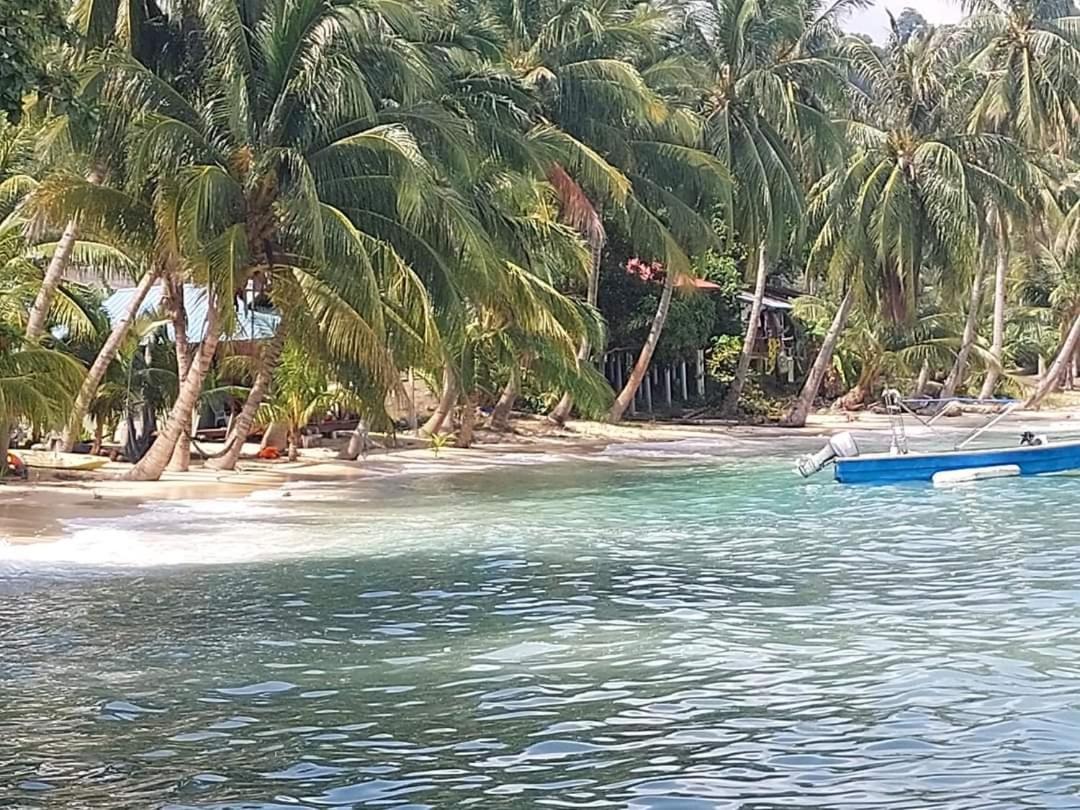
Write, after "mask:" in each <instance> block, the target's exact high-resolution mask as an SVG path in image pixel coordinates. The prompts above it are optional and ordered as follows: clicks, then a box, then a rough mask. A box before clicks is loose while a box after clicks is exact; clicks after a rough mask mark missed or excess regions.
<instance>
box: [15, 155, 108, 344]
mask: <svg viewBox="0 0 1080 810" xmlns="http://www.w3.org/2000/svg"><path fill="white" fill-rule="evenodd" d="M103 179H104V178H103V175H102V173H101V172H100V171H98V170H97V169H94V170H93V171H91V172H90V174H89V175H88V176H87V180H88V181H89V182H91V183H93V184H94V185H95V186H96V185H98V184H100V183H101V181H102V180H103ZM78 240H79V223H78V222H77V221H76V220H74V219H73V220H71V221H70V222H68V224H67V227H66V228H64V232H63V233H62V234H61V235H60V241H59V242H57V243H56V249H55V250H54V251H53V255H52V258H50V259H49V265H48V267H46V268H45V277H44V278H43V279H42V281H41V287H40V288H39V289H38V292H37V295H36V296H35V297H34V303H33V305H32V306H31V307H30V315H29V316H28V318H27V321H26V337H27V338H28V339H29V340H38V339H39V338H40V337H41V336H42V335H43V334H45V324H46V322H47V321H48V317H49V309H50V307H51V306H52V301H53V298H54V297H55V296H56V290H57V288H59V286H60V282H61V281H63V280H64V273H66V272H67V269H68V264H70V263H71V254H72V252H73V251H74V250H75V243H76V242H77V241H78Z"/></svg>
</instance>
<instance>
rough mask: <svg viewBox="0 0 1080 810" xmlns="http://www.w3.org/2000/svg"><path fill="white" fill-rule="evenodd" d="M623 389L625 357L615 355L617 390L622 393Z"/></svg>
mask: <svg viewBox="0 0 1080 810" xmlns="http://www.w3.org/2000/svg"><path fill="white" fill-rule="evenodd" d="M622 389H623V356H622V354H621V353H620V354H616V355H615V390H616V391H622Z"/></svg>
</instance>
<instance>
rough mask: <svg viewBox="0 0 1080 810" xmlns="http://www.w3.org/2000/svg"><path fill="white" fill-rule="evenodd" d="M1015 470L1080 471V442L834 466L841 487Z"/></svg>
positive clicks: (879, 457) (874, 458) (842, 461)
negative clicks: (1007, 468)
mask: <svg viewBox="0 0 1080 810" xmlns="http://www.w3.org/2000/svg"><path fill="white" fill-rule="evenodd" d="M1002 467H1017V468H1019V471H1018V472H1017V473H1015V474H1018V475H1048V474H1050V473H1060V472H1067V471H1069V470H1076V469H1080V442H1064V443H1062V444H1043V445H1036V446H1030V447H1009V448H993V449H988V450H946V451H943V452H940V453H907V454H897V455H892V454H891V453H873V454H870V455H865V456H855V457H853V458H838V459H836V461H835V463H834V469H835V477H836V480H837V481H839V482H840V483H841V484H897V483H902V482H907V481H925V482H928V483H929V482H932V481H933V480H934V476H935V475H937V474H938V473H943V472H952V471H955V470H984V469H987V468H1002Z"/></svg>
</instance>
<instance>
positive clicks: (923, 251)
mask: <svg viewBox="0 0 1080 810" xmlns="http://www.w3.org/2000/svg"><path fill="white" fill-rule="evenodd" d="M949 37H950V34H949V33H948V32H945V31H933V30H923V31H920V32H917V33H915V34H913V35H912V36H910V37H909V38H907V39H906V40H904V41H900V39H899V38H895V37H894V39H893V40H892V43H891V45H890V48H889V49H888V50H887V51H886V52H885V53H881V52H879V51H878V50H877V49H875V48H873V47H871V46H869V45H867V43H865V42H863V41H862V40H859V39H850V40H848V41H847V43H846V49H845V50H846V57H847V60H848V63H849V65H850V66H851V68H852V70H853V73H854V78H855V80H856V81H857V83H858V85H859V87H860V88H861V98H860V99H859V100H858V103H856V105H855V107H854V110H853V119H854V120H853V121H852V122H851V123H850V124H849V126H848V137H849V139H850V141H851V142H852V144H854V146H855V151H854V153H853V154H852V156H851V157H850V158H849V161H848V164H847V165H846V166H844V167H841V168H836V169H833V170H832V171H831V172H829V173H827V174H826V175H825V176H824V177H823V178H822V180H821V181H820V182H819V183H818V184H817V185H816V186H815V189H814V191H813V194H812V199H813V202H812V205H811V210H810V215H811V216H810V219H811V221H814V222H820V227H817V228H816V237H815V239H814V241H813V243H812V247H811V252H810V264H811V266H812V267H813V266H819V267H822V268H825V269H826V272H827V274H828V275H829V276H831V277H832V278H833V279H834V284H835V285H836V286H837V287H838V288H840V289H841V290H848V289H851V288H854V290H855V293H854V295H855V300H856V301H862V302H870V303H875V304H876V306H877V309H878V311H879V312H880V313H881V316H882V317H884V318H887V319H888V320H890V321H892V322H894V323H903V322H904V321H906V320H908V319H909V318H911V317H912V316H913V314H914V312H915V307H916V300H917V295H918V291H919V287H920V284H919V279H920V275H921V273H922V271H923V269H924V268H926V267H936V268H947V269H948V271H949V272H948V273H947V274H946V276H945V278H946V286H947V287H949V288H950V289H955V290H956V291H960V290H964V289H967V290H969V291H970V298H971V303H970V304H969V306H968V311H967V318H968V321H967V328H966V329H965V334H966V336H967V339H966V340H965V341H964V342H963V347H961V349H960V350H959V351H958V360H957V363H956V364H955V366H956V367H958V368H957V370H955V371H954V374H953V378H954V379H956V380H957V381H958V380H959V377H960V376H961V375H962V372H963V365H964V364H965V363H966V352H967V351H970V346H971V344H972V343H973V340H974V331H975V330H974V324H975V322H976V320H975V319H977V317H978V301H979V295H980V294H981V291H982V277H981V272H980V271H981V268H982V264H981V262H979V258H980V253H979V245H980V235H981V234H982V233H983V231H984V228H985V218H984V217H983V216H982V215H981V212H982V211H985V210H987V208H988V207H990V206H994V207H996V208H997V209H998V210H1001V211H1005V212H1022V211H1023V210H1024V201H1023V199H1022V198H1021V196H1020V194H1019V193H1018V192H1017V191H1016V189H1022V188H1024V187H1025V186H1026V185H1027V184H1028V183H1029V174H1028V168H1029V167H1028V164H1027V163H1026V161H1025V160H1024V159H1023V155H1022V154H1021V153H1020V151H1019V150H1018V149H1017V147H1016V145H1015V144H1014V143H1012V142H1011V141H1010V140H1009V139H1007V138H1004V137H1002V136H996V135H970V134H967V133H966V132H964V131H963V129H962V128H960V127H959V126H958V123H959V122H960V120H961V119H959V118H958V116H957V115H956V113H955V111H954V110H953V109H951V107H950V104H949V102H950V98H949V95H948V92H947V87H946V86H945V82H944V79H945V77H946V76H947V75H949V71H950V70H951V69H953V62H952V61H950V60H954V59H955V56H954V55H953V54H955V51H954V50H951V49H950V46H949ZM957 297H958V296H957ZM954 300H955V299H954ZM837 314H838V315H841V314H843V308H841V310H840V311H839V312H838V313H837ZM833 326H834V328H833V329H831V330H830V334H835V333H837V332H839V331H842V329H843V319H842V318H841V319H839V320H838V321H837V322H835V323H834V325H833ZM834 347H835V341H826V342H825V344H824V345H823V350H824V351H825V353H826V355H827V353H828V351H830V350H831V349H832V348H834ZM964 347H966V349H965V348H964ZM822 365H823V366H826V367H827V365H828V363H827V361H826V360H825V359H824V358H822V359H821V363H820V364H816V365H815V368H816V370H817V372H818V373H816V374H812V375H811V378H810V380H808V382H809V383H810V384H809V385H808V386H806V387H804V390H803V392H802V395H801V396H800V400H799V402H798V403H797V405H796V407H795V408H794V409H793V411H792V413H791V415H790V416H789V417H788V419H787V420H786V421H787V423H788V424H800V423H802V422H804V421H805V414H806V413H807V412H808V410H809V407H810V403H811V402H812V401H813V399H814V397H816V395H817V389H816V385H815V384H814V383H820V376H821V373H820V372H821V366H822Z"/></svg>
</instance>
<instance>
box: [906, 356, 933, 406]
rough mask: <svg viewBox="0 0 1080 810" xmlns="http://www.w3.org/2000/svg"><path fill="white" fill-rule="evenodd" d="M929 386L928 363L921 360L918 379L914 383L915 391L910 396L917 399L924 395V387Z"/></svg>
mask: <svg viewBox="0 0 1080 810" xmlns="http://www.w3.org/2000/svg"><path fill="white" fill-rule="evenodd" d="M929 384H930V361H929V360H925V359H924V360H923V361H922V367H921V368H920V369H919V379H917V380H916V381H915V390H914V391H912V393H911V396H912V397H914V398H916V399H918V398H919V397H921V396H922V395H923V394H925V393H926V386H928V385H929Z"/></svg>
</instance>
